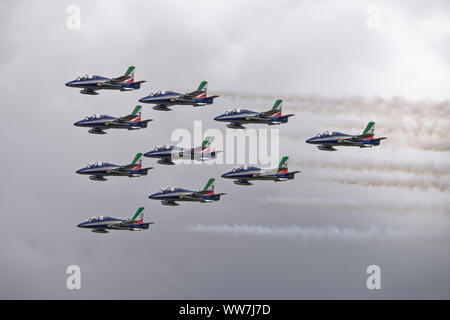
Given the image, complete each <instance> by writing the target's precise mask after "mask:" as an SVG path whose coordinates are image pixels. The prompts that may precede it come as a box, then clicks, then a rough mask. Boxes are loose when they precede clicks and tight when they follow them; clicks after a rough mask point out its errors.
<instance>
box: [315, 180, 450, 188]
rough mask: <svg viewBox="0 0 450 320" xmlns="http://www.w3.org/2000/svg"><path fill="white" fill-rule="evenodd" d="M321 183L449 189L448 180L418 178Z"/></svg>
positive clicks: (449, 181) (449, 183)
mask: <svg viewBox="0 0 450 320" xmlns="http://www.w3.org/2000/svg"><path fill="white" fill-rule="evenodd" d="M323 181H326V182H332V183H339V184H344V185H362V186H366V187H397V188H409V189H415V188H419V189H421V190H424V191H425V190H428V189H430V188H435V189H438V190H440V191H442V192H446V191H448V190H449V188H450V180H449V179H448V178H447V179H439V180H438V179H433V180H430V179H423V178H420V177H410V178H399V177H397V178H387V177H351V178H329V179H324V180H323Z"/></svg>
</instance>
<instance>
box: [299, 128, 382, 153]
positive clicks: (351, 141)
mask: <svg viewBox="0 0 450 320" xmlns="http://www.w3.org/2000/svg"><path fill="white" fill-rule="evenodd" d="M374 135H375V122H369V124H368V125H367V126H366V128H365V129H364V131H363V133H362V134H359V135H358V134H357V135H350V134H345V133H340V132H332V133H329V132H328V131H327V132H325V133H322V134H318V135H317V136H315V137H312V138H310V139H308V140H306V143H311V144H318V145H319V146H317V148H318V149H319V150H323V151H337V149H335V148H333V147H336V146H339V147H340V146H342V147H344V146H347V147H348V146H350V147H360V148H371V147H373V146H378V145H380V141H381V140H383V139H387V138H386V137H382V138H374Z"/></svg>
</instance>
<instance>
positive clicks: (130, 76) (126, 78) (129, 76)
mask: <svg viewBox="0 0 450 320" xmlns="http://www.w3.org/2000/svg"><path fill="white" fill-rule="evenodd" d="M134 69H135V68H134V67H133V66H130V67H129V68H128V70H127V72H125V74H124V75H123V76H120V77H116V78H105V77H102V76H96V75H94V76H92V77H89V76H87V75H86V76H84V77H78V78H77V79H75V80H73V81H69V82H67V83H66V86H68V87H74V88H81V89H82V90H81V91H80V93H82V94H89V95H97V94H98V92H97V91H98V90H102V89H108V90H120V91H132V90H134V89H139V88H140V87H141V83H144V82H145V81H144V80H142V81H134Z"/></svg>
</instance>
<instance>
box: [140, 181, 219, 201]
mask: <svg viewBox="0 0 450 320" xmlns="http://www.w3.org/2000/svg"><path fill="white" fill-rule="evenodd" d="M214 180H215V179H214V178H211V179H209V180H208V183H207V184H206V186H205V187H204V188H203V190H200V191H191V190H186V189H182V188H170V187H168V188H166V189H162V190H160V191H159V192H158V193H154V194H152V195H150V196H149V198H150V199H153V200H160V201H161V203H162V204H163V205H165V206H179V205H180V204H179V203H176V201H195V202H201V203H210V202H213V201H219V200H220V196H222V195H224V194H225V193H214Z"/></svg>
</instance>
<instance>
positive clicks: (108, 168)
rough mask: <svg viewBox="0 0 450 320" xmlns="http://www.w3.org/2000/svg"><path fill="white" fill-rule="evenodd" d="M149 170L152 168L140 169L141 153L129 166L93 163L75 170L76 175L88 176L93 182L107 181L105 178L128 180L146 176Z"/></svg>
mask: <svg viewBox="0 0 450 320" xmlns="http://www.w3.org/2000/svg"><path fill="white" fill-rule="evenodd" d="M149 169H153V167H148V168H142V153H138V154H137V155H136V156H135V157H134V159H133V161H132V162H131V163H130V164H127V165H124V166H119V165H115V164H111V163H95V164H91V165H88V166H87V167H85V168H82V169H80V170H77V171H76V173H78V174H85V175H89V179H91V180H94V181H106V180H108V179H106V178H105V176H125V177H130V178H134V177H140V176H146V175H147V173H148V170H149Z"/></svg>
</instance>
